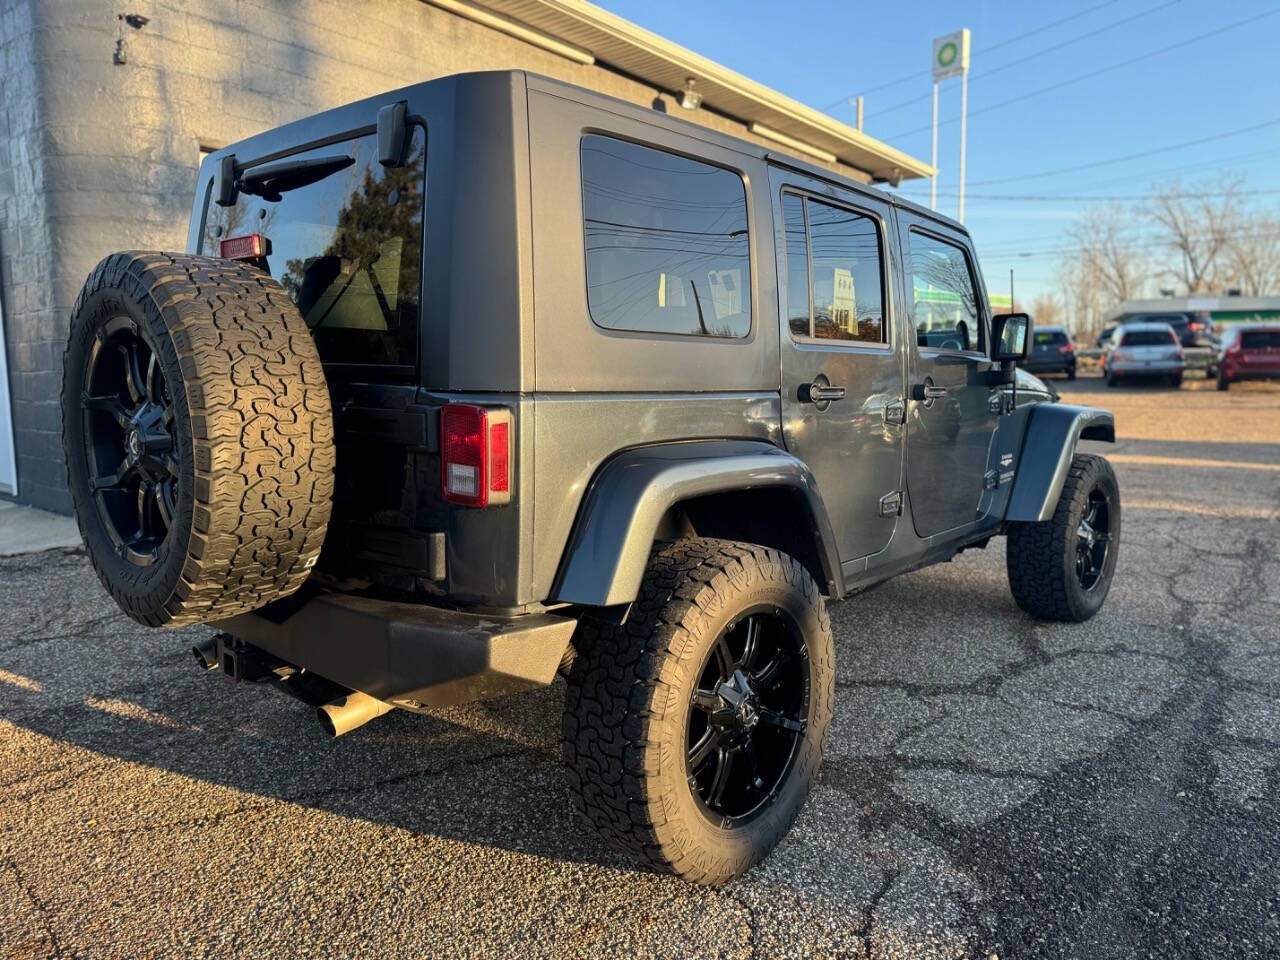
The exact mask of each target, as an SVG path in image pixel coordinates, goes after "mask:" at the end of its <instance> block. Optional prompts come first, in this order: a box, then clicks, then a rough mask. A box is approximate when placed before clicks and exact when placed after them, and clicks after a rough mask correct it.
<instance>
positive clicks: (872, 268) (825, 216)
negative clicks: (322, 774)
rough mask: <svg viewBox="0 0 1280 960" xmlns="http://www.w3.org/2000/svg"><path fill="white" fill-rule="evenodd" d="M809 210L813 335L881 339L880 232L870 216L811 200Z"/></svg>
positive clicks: (831, 337)
mask: <svg viewBox="0 0 1280 960" xmlns="http://www.w3.org/2000/svg"><path fill="white" fill-rule="evenodd" d="M805 206H806V207H807V209H808V212H809V250H810V256H811V258H812V261H813V267H812V269H813V335H814V336H815V337H818V338H820V339H823V340H861V341H863V342H864V343H884V341H885V326H884V300H883V297H882V294H881V289H880V234H879V231H878V230H877V229H876V224H875V221H874V220H872V219H871V218H870V217H864V216H862V215H860V214H857V213H854V212H853V211H851V210H844V209H841V208H840V207H833V206H830V205H828V204H825V203H819V202H818V201H816V200H813V199H809V200H806V201H805Z"/></svg>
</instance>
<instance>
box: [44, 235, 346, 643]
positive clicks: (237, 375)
mask: <svg viewBox="0 0 1280 960" xmlns="http://www.w3.org/2000/svg"><path fill="white" fill-rule="evenodd" d="M62 441H63V448H64V451H65V455H66V461H67V482H68V486H69V487H70V490H71V498H72V502H73V504H74V506H75V513H76V520H77V521H78V523H79V525H80V533H81V536H82V537H83V538H84V543H85V548H86V549H87V551H88V553H89V558H90V559H91V560H92V562H93V565H94V568H95V569H96V570H97V571H98V576H99V577H100V578H101V580H102V583H103V585H104V586H105V587H106V588H107V590H108V591H109V592H110V593H111V595H112V596H113V597H114V598H115V600H116V602H117V603H118V604H119V605H120V607H121V609H123V610H124V612H125V613H127V614H128V615H129V616H130V617H132V618H133V619H134V620H137V621H138V622H139V623H142V624H146V625H147V626H162V625H166V624H167V625H171V626H180V625H184V624H190V623H198V622H201V621H206V620H217V619H221V618H224V617H230V616H234V615H236V614H240V613H245V612H247V611H250V610H254V609H257V608H258V607H261V606H263V605H264V604H266V603H269V602H270V601H272V600H275V599H278V598H280V597H283V596H287V595H288V594H290V593H292V592H293V591H295V590H297V589H298V587H300V586H301V585H302V583H303V581H304V580H305V579H306V578H307V575H308V574H309V572H310V571H311V568H312V567H313V566H314V565H315V562H316V560H317V559H318V557H319V556H320V548H321V546H322V544H323V542H324V537H325V530H326V528H327V526H328V522H329V512H330V506H331V499H332V495H333V468H334V458H335V455H334V446H333V417H332V412H331V410H330V403H329V392H328V388H327V386H326V384H325V378H324V371H323V369H322V368H321V366H320V356H319V354H318V352H317V350H316V345H315V342H314V340H312V338H311V334H310V332H309V331H308V330H307V326H306V323H305V322H304V321H303V319H302V316H301V315H300V314H299V313H298V310H297V308H296V307H295V306H294V305H293V302H292V301H291V300H290V299H289V297H288V295H287V294H286V293H285V292H284V290H283V289H282V288H281V287H280V286H279V285H278V284H277V283H276V282H275V281H274V280H272V279H271V277H270V276H269V275H268V274H266V273H264V272H263V271H261V270H258V269H256V268H255V267H252V266H249V265H247V264H243V263H237V262H235V261H231V260H217V259H212V258H209V257H191V256H180V255H173V254H165V253H116V254H112V255H111V256H109V257H107V258H106V259H105V260H103V261H102V262H101V263H99V264H98V266H97V267H96V268H95V269H94V271H93V273H91V274H90V275H89V279H88V280H86V281H85V284H84V288H83V289H82V290H81V291H80V296H79V297H78V298H77V300H76V304H75V307H74V309H73V310H72V313H71V330H70V335H69V337H68V340H67V348H66V352H65V354H64V356H63V385H62Z"/></svg>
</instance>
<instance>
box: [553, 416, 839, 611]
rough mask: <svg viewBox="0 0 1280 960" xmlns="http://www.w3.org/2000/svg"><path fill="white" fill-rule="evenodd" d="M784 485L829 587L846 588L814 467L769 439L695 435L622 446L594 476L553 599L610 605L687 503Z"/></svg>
mask: <svg viewBox="0 0 1280 960" xmlns="http://www.w3.org/2000/svg"><path fill="white" fill-rule="evenodd" d="M778 487H782V488H786V489H788V490H790V491H792V492H793V493H795V494H796V495H797V497H798V498H799V499H800V501H801V503H802V504H804V506H805V507H806V512H807V513H808V518H807V519H808V522H809V524H810V526H811V528H812V529H811V533H812V535H813V536H814V537H815V538H816V539H817V545H818V555H819V557H820V558H821V562H822V566H823V571H822V572H823V576H824V578H825V579H826V581H827V583H826V587H827V589H828V591H829V592H830V593H831V595H832V596H836V597H838V596H841V595H843V593H844V584H843V580H842V579H841V576H840V561H839V558H838V555H837V554H836V552H835V537H834V536H833V534H832V532H831V521H830V519H829V518H828V517H827V511H826V507H825V506H824V505H823V502H822V497H821V496H820V495H819V493H818V489H817V484H816V482H815V481H814V479H813V474H812V473H810V472H809V468H808V467H806V466H805V465H804V463H803V462H801V461H800V460H798V459H797V458H796V457H794V456H792V455H791V454H789V453H787V452H786V451H785V450H780V449H778V448H777V447H774V446H772V445H770V444H768V443H764V442H761V441H751V440H698V441H690V442H683V443H664V444H656V445H654V446H648V447H638V448H636V449H633V450H627V451H624V452H622V453H620V454H618V455H617V456H615V457H614V458H613V459H611V460H610V461H608V462H607V463H606V464H605V465H604V466H603V467H601V468H600V471H599V472H598V473H597V474H596V477H595V479H594V480H593V481H592V484H591V486H590V488H589V489H588V491H587V494H586V496H585V497H584V498H583V503H582V507H581V508H580V510H579V512H578V519H577V521H576V523H575V524H574V529H573V533H572V535H571V536H570V538H569V543H568V545H567V546H566V547H565V553H564V558H563V559H562V561H561V565H560V573H559V575H558V576H557V577H556V584H555V588H554V589H553V591H552V599H553V600H554V601H556V602H561V603H577V604H584V605H588V606H611V605H614V604H621V603H629V602H631V601H632V600H634V599H635V598H636V596H637V595H638V593H639V592H640V583H641V580H642V579H643V577H644V571H645V567H646V566H647V565H648V562H649V554H650V552H651V551H652V549H653V543H654V537H655V535H656V534H657V531H658V524H659V523H660V522H661V520H662V518H663V516H665V515H666V513H667V511H668V510H670V509H671V508H672V507H674V506H675V505H676V504H678V503H681V502H682V501H686V500H690V499H693V498H695V497H702V496H706V495H708V494H714V493H722V492H725V491H730V490H755V489H764V488H778Z"/></svg>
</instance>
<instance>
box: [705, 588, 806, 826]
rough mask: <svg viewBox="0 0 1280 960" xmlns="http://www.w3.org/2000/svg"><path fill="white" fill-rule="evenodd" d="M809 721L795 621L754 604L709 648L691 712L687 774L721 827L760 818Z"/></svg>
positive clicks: (781, 782)
mask: <svg viewBox="0 0 1280 960" xmlns="http://www.w3.org/2000/svg"><path fill="white" fill-rule="evenodd" d="M808 716H809V652H808V648H807V647H806V646H805V641H804V636H803V634H802V633H801V631H800V629H799V626H798V624H796V623H795V621H794V620H792V618H791V617H790V616H789V615H787V614H785V613H784V612H783V611H782V610H779V609H777V608H776V607H772V606H767V605H766V606H760V607H753V608H750V609H748V610H745V611H743V612H742V613H741V614H739V615H738V616H737V617H736V618H735V619H734V620H733V621H731V622H730V623H729V624H728V625H727V626H726V627H725V629H724V630H722V631H721V632H720V635H719V636H718V637H717V638H716V641H715V643H714V644H712V647H711V652H710V653H709V654H708V655H707V659H706V662H705V663H704V664H703V668H702V671H701V672H700V674H699V676H698V683H697V686H696V687H695V688H694V691H693V695H692V697H691V701H690V707H689V722H688V735H687V743H686V749H687V754H686V773H687V776H688V780H689V788H690V789H691V790H692V792H693V796H694V799H695V801H696V802H697V804H698V806H699V807H700V808H701V810H702V812H703V813H704V814H705V815H706V816H707V817H708V818H709V819H710V820H711V821H712V822H713V823H715V824H717V825H718V826H720V827H723V828H733V827H738V826H741V825H743V824H744V823H746V822H748V821H750V820H752V819H754V818H755V817H757V816H759V815H760V814H761V813H763V812H764V811H765V810H766V809H767V808H768V806H769V804H770V803H771V802H772V801H773V799H774V798H775V797H776V796H777V795H778V793H779V792H780V791H781V789H782V787H783V785H784V784H785V783H786V780H787V777H788V775H789V774H790V773H791V768H792V766H793V765H794V763H795V760H796V756H797V755H798V753H799V749H800V744H801V743H802V742H803V740H804V735H805V729H806V726H807V722H808Z"/></svg>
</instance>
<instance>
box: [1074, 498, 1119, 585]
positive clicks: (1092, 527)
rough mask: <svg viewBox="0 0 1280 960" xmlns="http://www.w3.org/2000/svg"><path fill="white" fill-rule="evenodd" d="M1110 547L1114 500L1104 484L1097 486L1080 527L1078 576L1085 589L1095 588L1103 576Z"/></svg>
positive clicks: (1078, 536)
mask: <svg viewBox="0 0 1280 960" xmlns="http://www.w3.org/2000/svg"><path fill="white" fill-rule="evenodd" d="M1110 549H1111V502H1110V501H1109V500H1108V499H1107V495H1106V493H1105V492H1103V490H1102V489H1101V488H1100V487H1094V488H1093V489H1092V490H1091V491H1089V499H1088V500H1086V501H1085V504H1084V511H1083V512H1082V514H1081V516H1080V525H1079V526H1078V527H1076V578H1077V579H1078V580H1079V581H1080V586H1082V587H1084V588H1085V590H1092V589H1093V588H1094V587H1096V586H1097V585H1098V583H1099V582H1100V581H1101V580H1102V574H1103V572H1104V571H1105V570H1106V565H1107V552H1108V551H1109V550H1110Z"/></svg>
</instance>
